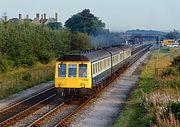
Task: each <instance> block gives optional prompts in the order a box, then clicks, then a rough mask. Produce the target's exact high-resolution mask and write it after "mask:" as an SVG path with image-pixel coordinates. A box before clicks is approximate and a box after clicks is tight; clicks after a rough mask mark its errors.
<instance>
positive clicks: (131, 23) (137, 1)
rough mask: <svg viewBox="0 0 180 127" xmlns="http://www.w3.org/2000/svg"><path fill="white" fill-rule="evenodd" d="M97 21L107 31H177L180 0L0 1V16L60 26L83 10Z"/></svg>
mask: <svg viewBox="0 0 180 127" xmlns="http://www.w3.org/2000/svg"><path fill="white" fill-rule="evenodd" d="M85 8H87V9H90V10H91V13H93V14H94V15H95V16H97V17H99V18H100V19H101V20H102V21H103V22H104V23H105V24H106V28H108V29H110V30H111V31H126V30H129V29H145V30H160V31H170V30H173V29H177V30H180V0H0V16H1V17H2V16H3V15H4V12H6V14H7V16H8V17H9V18H12V17H18V14H19V13H21V14H23V16H24V17H25V15H26V14H28V15H29V16H30V18H34V17H35V15H36V13H40V14H41V13H42V14H43V13H46V14H47V17H54V13H55V12H57V13H58V16H59V21H61V22H62V23H63V24H64V22H65V21H66V20H67V19H68V18H70V17H71V16H72V15H73V14H76V13H78V12H81V11H82V10H83V9H85Z"/></svg>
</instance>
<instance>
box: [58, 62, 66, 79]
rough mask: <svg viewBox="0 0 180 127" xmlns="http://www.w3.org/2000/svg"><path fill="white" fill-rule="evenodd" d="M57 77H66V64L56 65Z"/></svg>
mask: <svg viewBox="0 0 180 127" xmlns="http://www.w3.org/2000/svg"><path fill="white" fill-rule="evenodd" d="M58 77H66V64H59V65H58Z"/></svg>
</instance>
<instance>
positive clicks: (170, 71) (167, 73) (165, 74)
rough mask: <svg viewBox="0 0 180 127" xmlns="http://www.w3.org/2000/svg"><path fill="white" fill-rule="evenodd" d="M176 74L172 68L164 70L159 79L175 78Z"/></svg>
mask: <svg viewBox="0 0 180 127" xmlns="http://www.w3.org/2000/svg"><path fill="white" fill-rule="evenodd" d="M176 74H177V72H176V70H175V69H174V68H172V67H168V68H166V69H164V70H163V71H162V73H161V77H168V76H175V75H176Z"/></svg>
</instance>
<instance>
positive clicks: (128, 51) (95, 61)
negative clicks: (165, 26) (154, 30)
mask: <svg viewBox="0 0 180 127" xmlns="http://www.w3.org/2000/svg"><path fill="white" fill-rule="evenodd" d="M141 47H143V46H141ZM136 49H138V48H136ZM139 50H140V48H139ZM135 52H138V51H136V50H133V48H132V47H130V46H114V47H109V48H104V49H100V50H95V51H89V52H79V53H70V54H66V55H63V56H61V57H59V58H58V59H57V61H56V65H55V88H56V89H57V92H58V94H59V95H60V96H61V97H66V96H72V93H73V94H74V93H82V92H83V93H84V92H86V91H89V90H92V89H93V88H94V87H96V86H97V85H98V84H99V83H100V82H101V81H102V80H103V79H105V78H107V77H108V76H110V75H112V73H114V72H116V71H117V70H118V69H120V68H123V67H124V66H127V65H128V63H129V61H130V59H131V57H132V54H134V53H135Z"/></svg>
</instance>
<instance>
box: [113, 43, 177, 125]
mask: <svg viewBox="0 0 180 127" xmlns="http://www.w3.org/2000/svg"><path fill="white" fill-rule="evenodd" d="M179 59H180V49H169V48H165V47H163V48H161V49H160V51H159V53H158V51H155V52H154V53H153V54H152V56H151V58H150V60H149V62H148V63H147V65H146V66H144V67H143V68H142V72H141V75H140V81H139V85H138V86H137V88H136V89H135V90H134V91H133V92H132V93H131V96H130V98H129V99H128V102H127V103H126V105H125V107H124V109H123V111H122V112H121V114H120V116H119V118H118V119H117V121H116V123H115V124H114V127H145V126H153V127H156V126H158V127H165V126H167V127H169V126H172V127H174V126H179V121H180V93H179V91H180V75H179V73H180V72H179V71H180V70H179V69H180V61H179ZM155 68H156V69H155Z"/></svg>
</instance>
